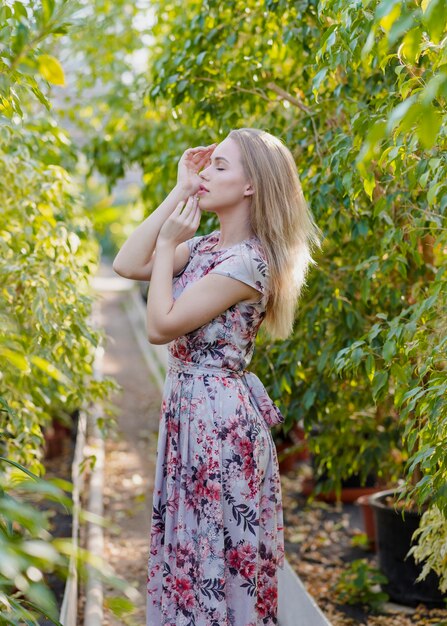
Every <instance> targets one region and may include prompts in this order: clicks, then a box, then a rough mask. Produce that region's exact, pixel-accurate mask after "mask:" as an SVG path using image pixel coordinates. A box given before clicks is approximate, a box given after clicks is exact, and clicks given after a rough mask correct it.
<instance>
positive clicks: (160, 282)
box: [146, 242, 175, 343]
mask: <svg viewBox="0 0 447 626" xmlns="http://www.w3.org/2000/svg"><path fill="white" fill-rule="evenodd" d="M174 254H175V245H173V244H172V243H170V242H163V243H162V244H157V254H156V256H155V262H154V267H153V270H152V279H151V284H150V285H149V291H148V294H147V309H146V316H147V317H146V322H147V334H148V339H149V341H150V342H151V343H160V341H162V334H163V327H164V324H165V322H166V320H167V317H168V315H169V311H170V310H171V309H172V306H173V304H174V300H173V296H172V271H173V266H174Z"/></svg>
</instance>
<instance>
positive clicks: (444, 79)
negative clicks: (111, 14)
mask: <svg viewBox="0 0 447 626" xmlns="http://www.w3.org/2000/svg"><path fill="white" fill-rule="evenodd" d="M154 6H155V9H156V12H157V21H156V24H155V26H154V29H153V35H154V44H153V46H152V51H151V57H150V62H151V64H150V68H149V76H148V78H146V77H144V76H142V75H138V76H136V77H135V80H134V83H133V94H134V96H135V94H138V97H137V98H135V97H134V99H133V100H132V101H130V100H129V99H128V93H127V90H124V96H123V98H122V99H120V98H119V96H116V97H115V100H114V101H113V102H112V99H111V98H109V99H108V107H109V108H108V110H109V111H110V112H112V113H111V114H110V116H109V118H108V120H107V121H106V123H105V124H104V125H103V127H102V130H103V132H102V137H101V138H98V137H95V138H94V139H93V141H92V142H91V144H90V145H89V146H86V152H87V154H88V156H89V158H91V159H93V162H94V163H95V165H96V166H97V167H98V169H99V170H100V171H101V173H103V174H104V175H105V176H107V178H108V179H109V181H111V182H113V181H115V180H116V178H117V177H119V176H121V175H122V174H123V172H124V171H125V169H126V167H127V166H129V165H133V164H139V165H140V166H141V167H142V168H143V171H144V183H145V185H146V186H145V190H144V197H145V198H146V199H148V198H150V201H151V205H152V206H153V207H154V208H155V207H156V206H157V205H158V204H159V202H160V201H161V200H162V198H163V197H164V196H165V195H166V193H167V191H168V190H169V189H170V188H171V187H172V185H173V184H174V180H175V168H176V163H177V159H178V157H179V156H180V154H181V152H182V151H183V149H184V148H186V147H187V146H189V145H198V144H202V145H203V144H205V143H210V142H211V141H219V140H220V139H221V138H223V137H224V136H225V135H226V133H227V132H228V131H229V130H230V129H231V128H234V127H240V126H256V127H261V128H264V129H266V130H268V131H270V132H272V133H273V134H275V135H278V136H280V137H281V138H282V139H283V140H284V141H285V143H286V144H287V145H288V146H289V147H290V148H291V150H292V152H293V154H294V156H295V159H296V162H297V166H298V171H299V174H300V178H301V181H302V185H303V190H304V194H305V197H306V199H307V200H308V203H309V205H310V207H311V208H312V210H313V212H314V214H315V216H316V220H317V223H318V224H319V226H320V227H321V228H322V230H323V231H324V234H325V236H326V241H325V249H324V251H323V254H322V255H321V256H320V258H318V259H317V261H318V268H317V270H315V271H314V274H313V275H312V276H311V277H310V278H309V282H308V286H307V289H306V290H305V292H304V294H303V297H302V299H301V302H300V306H299V310H298V313H297V318H296V325H295V329H294V332H293V335H292V336H291V337H290V338H289V339H288V340H287V341H285V342H281V344H272V343H270V342H268V341H267V340H266V338H265V337H263V336H262V335H260V336H259V337H258V351H257V353H255V358H254V361H253V367H254V368H255V369H256V372H257V373H258V374H259V375H260V376H261V377H262V378H263V380H264V381H265V383H266V385H267V387H268V389H269V391H270V392H271V393H272V397H273V398H274V399H275V400H277V401H278V403H279V405H280V407H281V409H282V410H283V412H284V413H285V415H286V424H285V429H288V428H290V427H291V425H292V423H293V422H294V421H297V420H300V419H303V421H304V424H305V426H306V429H307V432H308V433H309V435H311V436H310V437H309V445H310V447H311V449H312V452H313V453H314V455H315V457H316V459H317V462H318V464H319V471H320V473H321V474H323V473H324V474H328V475H329V479H328V481H327V487H328V488H333V487H335V488H337V487H338V488H340V484H341V480H342V479H344V478H347V477H348V476H349V475H350V474H352V473H358V474H360V475H361V477H362V478H363V479H365V478H366V476H367V475H368V474H375V475H376V476H378V477H379V478H382V479H383V480H388V481H393V480H394V479H395V478H397V477H398V476H403V477H404V478H405V479H406V495H407V496H408V497H412V498H413V499H414V500H416V501H417V502H418V503H419V504H421V503H422V502H423V501H424V500H425V499H426V498H427V497H428V496H430V498H432V500H433V501H434V502H436V504H437V506H439V507H440V509H441V510H443V511H444V512H445V511H447V491H446V489H445V484H447V459H446V456H445V453H443V451H445V445H446V441H447V414H446V400H445V398H446V393H445V391H446V385H447V375H446V360H445V358H443V355H445V346H446V333H445V322H443V320H445V311H446V294H447V285H446V272H445V267H446V250H447V240H446V238H447V235H446V233H447V229H446V228H445V213H446V207H447V193H446V187H447V158H446V155H447V151H446V132H445V119H446V96H447V37H446V20H447V16H446V9H445V3H443V2H442V1H441V0H422V1H421V2H419V1H417V0H406V1H405V2H395V0H381V1H380V2H379V1H378V0H370V1H368V2H354V3H352V2H347V1H346V0H320V1H319V2H318V1H317V0H305V1H303V2H299V3H296V2H289V1H288V0H265V2H262V3H257V2H255V1H254V0H248V1H244V2H241V0H231V1H230V2H227V3H225V5H222V3H217V2H215V0H209V1H207V2H205V3H203V2H198V0H188V1H187V2H180V1H179V0H170V1H169V2H167V1H166V0H158V2H156V3H155V5H154ZM115 92H119V90H115ZM129 102H131V104H129ZM114 106H115V107H120V109H119V113H118V108H115V111H116V113H115V114H113V107H114ZM214 226H215V221H214V217H213V216H211V215H210V217H209V218H207V219H204V220H203V222H202V224H201V227H200V231H199V232H208V231H209V229H210V228H212V227H214Z"/></svg>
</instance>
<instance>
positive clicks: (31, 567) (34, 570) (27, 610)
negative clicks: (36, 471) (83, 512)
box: [0, 457, 71, 625]
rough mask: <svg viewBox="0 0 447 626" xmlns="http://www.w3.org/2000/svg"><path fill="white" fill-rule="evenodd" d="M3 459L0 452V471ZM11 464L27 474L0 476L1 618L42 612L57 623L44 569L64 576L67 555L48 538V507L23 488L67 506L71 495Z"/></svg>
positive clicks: (12, 620) (31, 619)
mask: <svg viewBox="0 0 447 626" xmlns="http://www.w3.org/2000/svg"><path fill="white" fill-rule="evenodd" d="M5 462H8V459H4V458H1V457H0V463H1V465H2V470H3V471H4V465H5ZM13 465H14V466H15V467H16V468H17V469H18V470H21V471H23V472H24V473H25V474H27V475H29V476H30V477H31V479H30V480H20V482H18V481H19V476H18V475H17V474H12V475H11V477H10V480H9V481H8V484H6V483H5V480H4V478H2V479H1V480H0V553H1V555H2V558H1V559H0V607H1V609H0V612H1V618H0V623H2V624H11V625H16V624H20V623H23V622H24V621H26V623H27V624H36V625H37V624H38V623H39V622H38V618H39V617H41V616H42V615H43V616H47V617H48V618H49V619H51V620H52V621H53V622H54V623H56V624H59V622H58V611H57V605H56V602H55V599H54V596H53V594H52V592H51V591H50V589H49V588H48V586H47V584H46V582H45V575H47V574H49V573H54V572H57V573H58V574H59V575H61V576H65V575H66V572H67V566H68V559H67V558H66V557H65V556H64V555H62V554H61V553H60V551H59V550H57V549H56V547H55V546H54V544H53V540H52V537H51V534H50V521H49V516H48V513H44V512H42V511H40V510H39V509H38V508H36V507H35V506H34V505H32V504H31V503H30V502H27V494H29V493H32V494H33V496H34V497H35V495H36V494H37V493H39V494H40V495H44V496H45V497H46V498H49V499H51V500H53V501H54V502H58V503H60V504H63V505H64V506H66V507H70V506H71V500H70V499H69V498H67V495H66V494H65V492H64V490H63V489H62V488H61V487H60V486H59V485H58V484H57V482H56V481H48V480H47V481H44V480H42V479H41V478H39V477H38V476H35V475H33V474H32V473H30V472H29V470H27V469H26V468H24V467H21V466H20V465H18V464H16V463H13ZM12 494H13V495H12Z"/></svg>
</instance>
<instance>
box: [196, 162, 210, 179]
mask: <svg viewBox="0 0 447 626" xmlns="http://www.w3.org/2000/svg"><path fill="white" fill-rule="evenodd" d="M209 167H210V166H209V165H207V166H206V167H204V168H203V170H202V171H201V172H199V176H201V177H202V178H206V177H207V176H208V168H209Z"/></svg>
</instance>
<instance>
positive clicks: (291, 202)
mask: <svg viewBox="0 0 447 626" xmlns="http://www.w3.org/2000/svg"><path fill="white" fill-rule="evenodd" d="M228 136H229V137H231V138H232V139H234V140H236V141H237V143H238V145H239V148H240V150H241V155H242V165H243V168H244V171H245V174H246V176H247V178H248V179H249V180H250V182H251V184H252V185H253V188H254V190H255V191H254V194H253V195H252V196H251V198H252V200H251V208H250V224H251V227H252V229H253V231H254V233H255V234H256V235H257V237H258V238H259V240H260V242H261V244H262V246H263V248H264V251H265V253H266V256H267V261H268V267H269V275H270V283H269V286H270V295H269V298H268V302H267V308H266V316H265V319H264V323H263V327H264V330H265V331H266V332H267V334H268V335H270V337H271V338H272V339H287V337H289V335H290V334H291V333H292V331H293V324H294V320H295V309H296V307H297V304H298V299H299V296H300V293H301V290H302V288H303V286H304V285H305V284H306V276H307V272H308V269H309V265H310V264H314V265H316V262H315V261H314V259H313V258H312V256H311V251H312V247H313V246H317V247H318V248H321V241H322V239H323V236H322V232H321V230H320V229H319V228H318V226H317V225H316V224H315V221H314V219H313V216H312V213H311V211H310V209H309V207H308V206H307V203H306V200H305V199H304V195H303V191H302V189H301V183H300V179H299V176H298V172H297V169H296V164H295V161H294V158H293V156H292V154H291V152H290V150H289V149H288V148H287V147H286V146H285V145H284V144H283V143H282V141H281V140H280V139H278V138H277V137H274V136H273V135H271V134H270V133H268V132H266V131H263V130H260V129H256V128H238V129H235V130H232V131H231V132H230V133H229V135H228Z"/></svg>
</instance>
